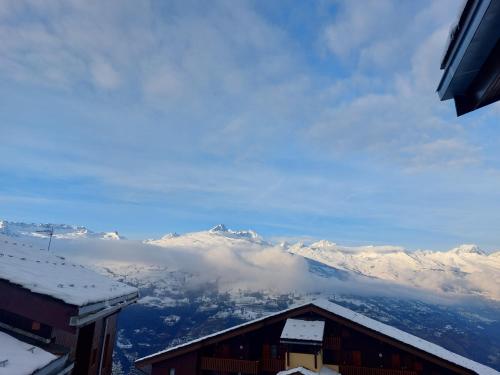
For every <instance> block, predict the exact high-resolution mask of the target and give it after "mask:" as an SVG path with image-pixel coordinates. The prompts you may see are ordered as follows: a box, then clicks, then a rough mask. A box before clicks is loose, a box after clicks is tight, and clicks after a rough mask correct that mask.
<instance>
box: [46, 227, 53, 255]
mask: <svg viewBox="0 0 500 375" xmlns="http://www.w3.org/2000/svg"><path fill="white" fill-rule="evenodd" d="M53 235H54V226H52V227H50V232H49V246H48V247H47V251H50V244H51V243H52V236H53Z"/></svg>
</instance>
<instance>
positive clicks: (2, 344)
mask: <svg viewBox="0 0 500 375" xmlns="http://www.w3.org/2000/svg"><path fill="white" fill-rule="evenodd" d="M0 348H1V350H0V375H28V374H31V373H33V372H34V371H36V370H38V369H40V368H42V367H45V366H47V365H48V364H49V363H51V362H52V361H54V360H56V359H57V358H58V357H57V356H55V355H54V354H51V353H49V352H46V351H45V350H43V349H40V348H39V347H37V346H33V345H30V344H26V343H25V342H22V341H19V340H18V339H16V338H14V337H12V336H9V335H8V334H6V333H4V332H0Z"/></svg>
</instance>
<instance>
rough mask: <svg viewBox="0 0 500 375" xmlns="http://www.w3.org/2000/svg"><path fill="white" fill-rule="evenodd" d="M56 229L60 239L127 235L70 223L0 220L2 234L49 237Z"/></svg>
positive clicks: (109, 238) (104, 237)
mask: <svg viewBox="0 0 500 375" xmlns="http://www.w3.org/2000/svg"><path fill="white" fill-rule="evenodd" d="M52 229H53V230H54V238H58V239H79V238H99V239H106V240H122V239H125V237H123V236H121V235H120V234H118V232H116V231H112V232H93V231H91V230H89V229H87V228H85V227H82V226H76V225H68V224H35V223H18V222H13V221H6V220H0V234H3V235H6V236H10V237H20V236H21V237H22V236H27V237H42V238H43V237H48V231H50V230H52Z"/></svg>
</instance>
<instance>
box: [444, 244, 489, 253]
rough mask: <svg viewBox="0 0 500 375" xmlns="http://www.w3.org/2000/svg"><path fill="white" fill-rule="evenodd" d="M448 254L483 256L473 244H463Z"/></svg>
mask: <svg viewBox="0 0 500 375" xmlns="http://www.w3.org/2000/svg"><path fill="white" fill-rule="evenodd" d="M449 252H450V253H454V254H457V255H463V254H478V255H485V253H484V251H482V250H481V249H480V248H479V246H477V245H474V244H463V245H460V246H458V247H455V248H453V249H451V250H450V251H449Z"/></svg>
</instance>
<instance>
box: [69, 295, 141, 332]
mask: <svg viewBox="0 0 500 375" xmlns="http://www.w3.org/2000/svg"><path fill="white" fill-rule="evenodd" d="M138 297H139V293H138V292H134V293H130V294H127V295H125V296H122V297H117V298H114V299H112V300H109V301H105V302H99V303H94V304H92V305H86V306H81V307H79V308H78V315H76V316H72V317H71V318H70V320H69V325H70V326H73V327H81V326H84V325H87V324H89V323H92V322H94V321H96V320H98V319H100V318H103V317H105V316H108V315H111V314H114V313H115V312H117V311H119V310H121V309H123V308H124V307H125V306H128V305H130V304H132V303H135V302H136V301H137V299H138Z"/></svg>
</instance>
